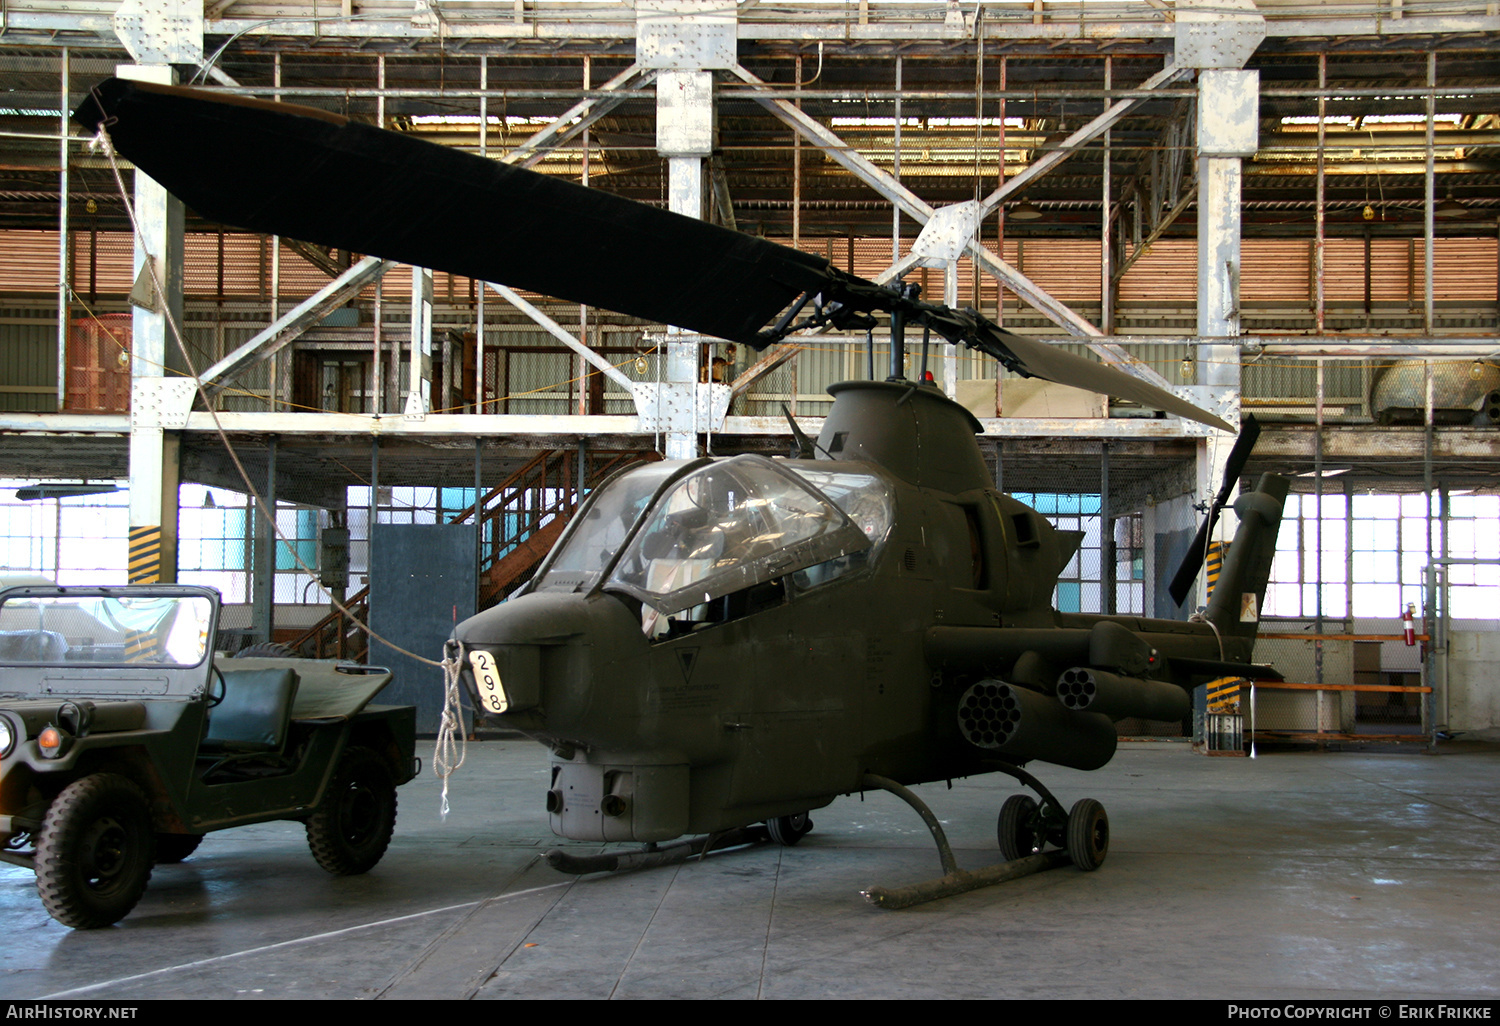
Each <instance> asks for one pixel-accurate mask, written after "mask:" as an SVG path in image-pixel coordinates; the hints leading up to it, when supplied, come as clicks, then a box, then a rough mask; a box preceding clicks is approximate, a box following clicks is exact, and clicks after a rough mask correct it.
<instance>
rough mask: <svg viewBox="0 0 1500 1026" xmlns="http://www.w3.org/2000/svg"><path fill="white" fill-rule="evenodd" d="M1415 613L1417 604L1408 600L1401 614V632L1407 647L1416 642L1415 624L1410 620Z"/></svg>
mask: <svg viewBox="0 0 1500 1026" xmlns="http://www.w3.org/2000/svg"><path fill="white" fill-rule="evenodd" d="M1416 613H1417V604H1416V603H1415V602H1408V603H1407V604H1406V609H1405V611H1404V612H1402V614H1401V634H1402V638H1403V640H1405V642H1406V644H1407V647H1411V646H1414V645H1415V644H1416V643H1417V626H1416V624H1415V623H1413V622H1412V620H1413V618H1414V617H1415V616H1416Z"/></svg>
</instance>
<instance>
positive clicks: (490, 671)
mask: <svg viewBox="0 0 1500 1026" xmlns="http://www.w3.org/2000/svg"><path fill="white" fill-rule="evenodd" d="M469 665H470V666H471V667H472V668H473V670H474V683H475V684H476V685H477V687H478V691H479V701H480V704H481V705H483V706H484V708H485V710H486V711H487V712H492V713H503V712H505V710H507V709H509V708H510V699H508V698H506V697H505V686H504V685H503V684H501V683H500V670H499V668H497V667H496V666H495V657H494V656H492V655H491V654H490V653H488V652H485V651H483V650H475V651H473V652H470V653H469Z"/></svg>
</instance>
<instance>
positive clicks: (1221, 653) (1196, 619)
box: [1188, 613, 1224, 663]
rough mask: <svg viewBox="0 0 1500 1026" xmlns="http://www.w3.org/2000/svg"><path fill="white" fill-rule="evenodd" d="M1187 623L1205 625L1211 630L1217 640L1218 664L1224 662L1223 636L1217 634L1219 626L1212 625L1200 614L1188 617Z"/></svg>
mask: <svg viewBox="0 0 1500 1026" xmlns="http://www.w3.org/2000/svg"><path fill="white" fill-rule="evenodd" d="M1188 623H1206V624H1208V626H1209V628H1210V629H1212V630H1213V632H1214V637H1215V638H1218V639H1219V662H1221V663H1222V662H1223V661H1224V635H1222V634H1220V633H1219V625H1218V624H1216V623H1214V622H1213V621H1212V620H1210V619H1209V618H1208V617H1206V616H1204V615H1203V614H1202V613H1194V614H1193V615H1192V616H1190V617H1188Z"/></svg>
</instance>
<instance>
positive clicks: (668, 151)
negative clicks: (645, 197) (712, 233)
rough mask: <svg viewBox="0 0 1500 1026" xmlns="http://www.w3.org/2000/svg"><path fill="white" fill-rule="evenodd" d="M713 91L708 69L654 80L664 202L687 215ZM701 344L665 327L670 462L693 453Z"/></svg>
mask: <svg viewBox="0 0 1500 1026" xmlns="http://www.w3.org/2000/svg"><path fill="white" fill-rule="evenodd" d="M713 95H714V86H713V73H712V72H709V71H678V70H669V71H663V72H662V73H661V74H660V75H659V76H658V77H657V80H656V148H657V152H659V153H660V154H661V155H662V156H663V157H665V158H666V159H667V175H668V178H667V204H668V207H669V208H670V209H671V210H672V212H673V213H677V214H682V215H684V216H686V217H696V218H702V217H703V158H705V157H707V156H708V155H709V154H710V153H711V152H712V150H713V120H714V112H713ZM701 343H702V339H701V338H700V337H699V336H698V335H690V334H687V333H685V332H683V331H682V330H681V329H679V328H677V327H675V326H674V327H672V328H671V329H669V334H668V335H667V344H666V348H667V374H666V380H665V381H664V382H663V383H662V389H663V394H662V395H661V396H660V398H659V400H658V410H659V411H665V416H664V419H665V424H666V432H665V433H666V450H665V454H666V457H667V459H669V460H685V459H692V458H693V457H695V456H697V455H698V432H699V424H698V410H699V408H700V403H699V402H698V401H697V391H698V386H699V382H698V347H699V345H700V344H701ZM668 393H670V394H671V396H672V398H671V399H668V397H667V394H668Z"/></svg>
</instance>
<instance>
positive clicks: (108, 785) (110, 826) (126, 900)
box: [36, 773, 156, 930]
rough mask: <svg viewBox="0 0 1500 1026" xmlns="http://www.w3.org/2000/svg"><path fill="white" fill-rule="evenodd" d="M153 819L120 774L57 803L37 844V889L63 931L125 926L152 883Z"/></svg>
mask: <svg viewBox="0 0 1500 1026" xmlns="http://www.w3.org/2000/svg"><path fill="white" fill-rule="evenodd" d="M155 839H156V837H155V834H154V833H153V831H152V829H151V812H150V808H149V806H147V804H146V799H145V797H144V796H143V795H142V794H141V791H140V788H138V787H136V786H135V784H133V783H131V782H130V781H129V780H127V779H126V778H125V777H122V776H119V775H117V774H114V773H95V774H92V775H91V776H87V777H83V778H82V779H80V780H75V781H73V783H71V784H69V785H68V786H67V787H65V788H63V791H62V793H61V794H59V795H58V796H57V798H56V799H54V800H53V802H52V806H51V808H49V809H48V810H47V815H46V818H45V819H44V820H43V821H42V832H41V833H40V834H39V835H38V836H37V839H36V887H37V891H38V892H40V894H41V896H42V904H43V905H45V906H46V908H47V911H48V912H49V913H50V914H51V915H52V918H53V919H56V920H57V921H58V922H59V923H62V924H63V925H64V926H71V927H73V928H74V929H76V930H91V929H94V928H96V927H100V926H109V925H110V924H111V923H117V922H119V921H120V920H121V919H124V918H125V916H127V915H128V914H129V913H130V910H131V909H133V908H135V905H136V902H138V901H140V900H141V895H142V894H144V893H145V891H146V883H147V881H149V880H150V879H151V863H152V857H153V849H154V847H155V845H154V842H155Z"/></svg>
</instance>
